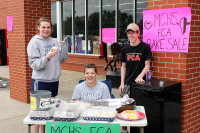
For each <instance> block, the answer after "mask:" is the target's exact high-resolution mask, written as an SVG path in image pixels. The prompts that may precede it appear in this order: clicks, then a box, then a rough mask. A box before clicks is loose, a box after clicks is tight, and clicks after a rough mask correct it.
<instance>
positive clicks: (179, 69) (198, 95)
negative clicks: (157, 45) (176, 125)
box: [148, 0, 200, 133]
mask: <svg viewBox="0 0 200 133" xmlns="http://www.w3.org/2000/svg"><path fill="white" fill-rule="evenodd" d="M179 7H190V8H191V14H192V22H191V31H190V42H189V50H188V51H189V52H188V53H164V52H153V58H154V59H153V61H152V71H153V78H157V79H158V78H159V79H166V80H175V81H180V82H182V112H181V113H182V120H181V121H182V122H181V127H182V128H181V130H182V131H181V132H182V133H199V132H200V124H199V123H200V108H199V105H200V54H199V53H200V32H199V30H200V16H199V14H200V1H199V0H173V1H169V0H168V1H167V0H165V1H164V0H159V1H158V0H149V3H148V10H155V9H166V8H179Z"/></svg>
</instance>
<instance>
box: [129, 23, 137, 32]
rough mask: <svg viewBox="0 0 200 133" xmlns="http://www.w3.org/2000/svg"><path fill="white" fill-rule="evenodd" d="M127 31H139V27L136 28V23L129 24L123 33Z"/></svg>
mask: <svg viewBox="0 0 200 133" xmlns="http://www.w3.org/2000/svg"><path fill="white" fill-rule="evenodd" d="M128 30H132V31H140V28H139V26H138V25H137V24H136V23H130V24H129V25H128V26H127V28H126V30H125V32H127V31H128Z"/></svg>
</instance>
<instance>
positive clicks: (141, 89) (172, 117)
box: [130, 79, 182, 133]
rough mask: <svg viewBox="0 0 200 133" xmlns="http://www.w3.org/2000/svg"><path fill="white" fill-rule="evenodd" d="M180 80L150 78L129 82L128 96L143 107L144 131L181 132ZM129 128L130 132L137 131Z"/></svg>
mask: <svg viewBox="0 0 200 133" xmlns="http://www.w3.org/2000/svg"><path fill="white" fill-rule="evenodd" d="M181 87H182V83H181V82H176V81H168V80H165V81H164V80H163V81H161V80H155V79H152V80H150V81H147V82H146V83H144V84H138V83H131V89H130V97H131V98H133V99H135V101H136V105H142V106H144V108H145V112H146V116H147V121H148V125H147V127H145V128H144V132H145V133H180V132H181ZM137 130H138V129H137V128H131V133H132V132H134V133H137V132H138V131H137Z"/></svg>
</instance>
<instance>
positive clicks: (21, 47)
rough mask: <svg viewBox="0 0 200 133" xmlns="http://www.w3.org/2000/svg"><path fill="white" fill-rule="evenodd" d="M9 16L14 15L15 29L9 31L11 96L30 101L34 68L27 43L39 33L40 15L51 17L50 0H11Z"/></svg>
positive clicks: (22, 100) (25, 101)
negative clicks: (30, 63) (30, 60)
mask: <svg viewBox="0 0 200 133" xmlns="http://www.w3.org/2000/svg"><path fill="white" fill-rule="evenodd" d="M8 6H9V7H8V16H13V31H12V32H8V40H9V41H8V47H9V59H10V60H9V61H10V64H9V72H10V97H11V98H12V99H16V100H18V101H21V102H24V103H29V102H30V95H29V93H30V85H31V73H32V70H31V68H30V67H29V65H28V57H27V45H28V42H29V41H30V39H31V38H32V37H33V36H34V35H35V34H36V33H37V32H36V22H37V21H38V19H39V18H40V17H49V18H50V17H51V2H50V0H20V1H18V0H10V1H9V4H8Z"/></svg>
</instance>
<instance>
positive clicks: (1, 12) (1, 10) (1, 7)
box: [0, 0, 8, 29]
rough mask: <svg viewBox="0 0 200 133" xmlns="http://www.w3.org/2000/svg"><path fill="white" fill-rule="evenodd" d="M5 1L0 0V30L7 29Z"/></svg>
mask: <svg viewBox="0 0 200 133" xmlns="http://www.w3.org/2000/svg"><path fill="white" fill-rule="evenodd" d="M7 1H8V0H0V29H7V16H6V15H7V10H8V8H7V3H8V2H7Z"/></svg>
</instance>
